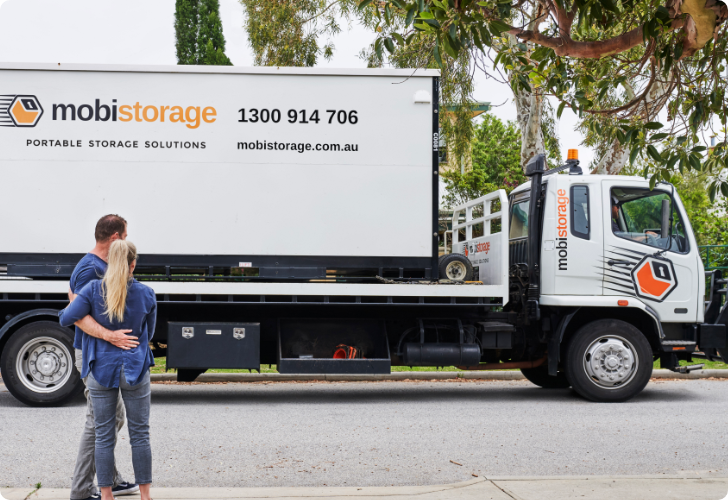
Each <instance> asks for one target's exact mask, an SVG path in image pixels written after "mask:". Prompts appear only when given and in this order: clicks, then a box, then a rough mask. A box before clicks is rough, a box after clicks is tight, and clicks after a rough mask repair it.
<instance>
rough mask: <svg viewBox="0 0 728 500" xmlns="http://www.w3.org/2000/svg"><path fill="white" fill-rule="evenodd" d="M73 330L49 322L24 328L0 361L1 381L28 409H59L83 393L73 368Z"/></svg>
mask: <svg viewBox="0 0 728 500" xmlns="http://www.w3.org/2000/svg"><path fill="white" fill-rule="evenodd" d="M74 361H75V353H74V349H73V331H71V330H69V329H68V328H63V327H62V326H60V325H59V324H58V323H54V322H52V321H38V322H36V323H31V324H28V325H25V326H23V327H22V328H20V329H19V330H18V331H17V332H15V333H14V334H13V336H12V337H10V339H9V340H8V343H7V344H5V348H4V349H3V354H2V357H1V358H0V370H1V371H2V377H3V382H4V383H5V385H6V387H7V388H8V390H9V391H10V393H11V394H12V395H13V396H15V397H16V398H17V399H18V400H19V401H21V402H22V403H25V404H26V405H28V406H58V405H60V404H62V403H64V402H66V401H68V400H69V399H71V398H73V397H74V396H76V395H77V394H78V393H79V392H81V391H82V390H83V381H82V380H81V376H80V374H79V373H78V370H76V368H75V366H74V365H75V363H74Z"/></svg>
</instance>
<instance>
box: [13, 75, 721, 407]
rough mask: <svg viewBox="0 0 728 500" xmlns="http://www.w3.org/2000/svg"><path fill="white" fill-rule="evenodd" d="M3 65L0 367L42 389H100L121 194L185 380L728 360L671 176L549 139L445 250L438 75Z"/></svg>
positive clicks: (560, 374) (601, 382) (33, 400)
mask: <svg viewBox="0 0 728 500" xmlns="http://www.w3.org/2000/svg"><path fill="white" fill-rule="evenodd" d="M0 76H2V78H1V79H0V81H2V82H3V83H2V85H3V88H2V89H1V91H2V94H3V95H1V96H0V173H1V174H2V179H3V186H4V189H3V196H2V197H0V227H2V228H3V231H2V232H3V237H2V239H1V240H0V271H1V272H2V275H0V351H1V352H0V370H1V373H2V378H3V383H5V384H6V386H7V387H8V389H9V390H10V392H11V393H12V394H13V395H14V396H15V397H16V398H18V399H19V400H20V401H22V402H24V403H26V404H28V405H35V406H52V405H59V404H63V403H64V402H66V401H68V400H69V399H71V398H72V397H74V395H76V394H77V393H78V392H79V391H80V390H81V389H82V387H83V384H82V382H81V380H80V379H79V374H78V372H77V371H76V370H75V369H74V367H73V363H72V359H73V347H72V340H73V331H72V330H70V329H67V328H63V327H61V326H59V324H58V311H59V310H60V309H62V308H63V307H65V306H66V304H67V302H68V298H67V291H68V280H69V277H70V275H71V273H72V271H73V268H74V266H75V264H76V263H77V262H78V260H79V259H80V258H81V257H82V255H83V253H84V252H85V251H87V250H88V249H89V248H91V247H92V246H93V240H92V239H91V238H90V236H91V233H92V228H93V225H94V224H95V221H96V220H97V219H98V218H99V217H100V216H102V215H105V214H107V213H118V214H120V215H122V216H123V217H124V218H126V219H127V221H128V222H129V226H128V233H129V239H130V240H131V241H134V243H136V245H137V247H138V248H139V251H140V257H139V261H138V265H137V271H136V277H137V279H139V280H141V281H143V282H144V283H146V284H147V285H149V286H150V287H152V288H153V290H154V291H155V293H156V295H157V300H158V322H157V331H156V332H155V335H154V339H153V342H152V345H151V347H152V352H153V353H154V355H155V356H156V357H160V356H166V358H167V360H166V362H167V366H168V367H170V368H175V369H176V370H177V378H178V380H180V381H191V380H194V379H195V378H196V377H197V376H198V375H199V374H201V373H204V372H205V371H206V370H208V369H211V368H230V369H259V368H260V365H261V364H275V365H276V366H277V369H278V371H279V372H281V373H307V374H310V373H314V374H327V373H389V371H390V370H391V366H450V365H456V366H459V367H462V368H463V369H468V370H483V369H502V368H518V369H521V371H522V372H523V373H524V375H525V376H526V377H527V378H528V379H529V380H530V381H532V382H533V383H535V384H537V385H539V386H541V387H545V388H556V387H573V388H574V390H576V391H577V392H578V393H579V394H580V395H582V396H583V397H585V398H587V399H589V400H593V401H624V400H627V399H629V398H631V397H633V396H634V395H636V394H638V393H639V392H640V391H641V390H642V389H643V388H644V387H645V385H646V384H647V382H648V380H649V376H650V374H651V371H652V365H653V361H654V360H656V359H659V360H660V362H661V364H662V366H663V367H665V368H669V369H671V370H676V371H679V370H683V371H685V370H690V369H696V368H697V367H698V365H695V366H691V367H682V366H680V365H679V361H680V360H691V359H693V358H706V359H722V360H724V361H725V360H726V355H727V350H726V323H727V322H728V317H727V316H728V312H727V311H726V305H725V289H726V286H725V285H726V280H725V279H724V278H723V277H722V276H721V274H720V272H718V271H714V272H712V273H707V277H708V281H707V282H706V273H705V272H704V269H703V264H702V262H701V260H700V256H699V253H698V247H697V243H696V240H695V237H694V235H693V232H692V229H691V227H690V222H689V220H688V219H687V217H686V214H685V210H684V207H683V206H682V203H681V202H680V197H679V195H678V193H677V192H676V191H675V189H674V187H673V186H671V185H669V184H664V183H663V184H658V185H657V186H655V188H654V189H652V190H651V189H650V188H649V185H648V183H647V181H645V180H644V179H641V178H633V177H623V176H596V175H584V174H582V173H581V169H580V168H579V166H578V161H576V160H570V161H568V162H567V164H566V165H564V166H563V167H561V168H558V169H552V170H547V168H546V161H545V158H544V157H543V156H537V157H535V158H533V159H532V161H531V162H530V163H529V164H528V165H527V167H526V174H527V175H528V177H529V179H530V181H529V182H528V183H526V184H524V185H523V186H520V187H518V188H516V189H515V190H514V191H513V192H512V193H510V195H507V194H506V192H505V191H504V190H499V191H496V192H494V193H489V194H487V195H485V196H483V197H481V198H479V199H477V200H473V201H470V202H468V203H466V204H464V205H462V206H459V207H455V210H454V214H453V220H452V230H453V243H452V250H453V251H452V252H451V253H449V254H446V255H442V256H440V255H439V238H440V237H439V234H438V215H439V193H438V184H439V152H438V149H439V144H440V136H439V126H438V123H439V119H440V117H439V111H440V108H439V99H438V90H439V82H438V76H439V75H438V72H437V71H434V70H370V69H366V70H365V69H361V70H322V69H310V68H235V67H219V68H218V67H191V66H172V67H166V66H88V65H60V64H59V65H44V64H2V65H0ZM554 174H561V175H554ZM706 291H707V293H708V295H707V296H706ZM339 346H349V347H353V348H355V352H357V353H358V355H357V356H353V357H351V358H347V357H344V358H343V359H341V358H340V357H335V353H336V352H337V350H338V349H339Z"/></svg>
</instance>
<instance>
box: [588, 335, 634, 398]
mask: <svg viewBox="0 0 728 500" xmlns="http://www.w3.org/2000/svg"><path fill="white" fill-rule="evenodd" d="M638 367H639V357H638V356H637V352H636V350H635V348H634V346H633V345H632V343H631V342H629V341H628V340H627V339H625V338H623V337H619V336H617V335H605V336H603V337H599V338H598V339H596V340H595V341H594V342H592V343H591V344H590V345H589V347H588V348H587V350H586V353H585V354H584V371H586V374H587V375H588V376H589V380H591V381H592V383H594V384H595V385H597V386H599V387H601V388H604V389H619V388H620V387H624V386H625V385H627V384H629V383H630V382H631V381H632V379H634V376H635V374H636V373H637V368H638Z"/></svg>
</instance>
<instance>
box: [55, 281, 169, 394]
mask: <svg viewBox="0 0 728 500" xmlns="http://www.w3.org/2000/svg"><path fill="white" fill-rule="evenodd" d="M105 310H106V304H105V303H104V298H103V296H102V295H101V281H100V280H94V281H92V282H90V283H89V284H88V285H86V286H85V287H83V289H82V290H81V291H80V292H79V294H78V296H77V297H76V299H75V300H74V301H73V302H71V304H69V306H68V307H66V308H65V309H63V310H62V311H60V312H59V313H58V316H59V317H60V323H61V325H62V326H71V325H72V324H74V323H75V322H76V321H78V320H80V319H82V318H85V317H86V316H87V315H88V314H90V315H91V316H92V317H93V318H94V319H95V320H96V322H97V323H98V324H100V325H101V326H103V327H105V328H108V329H109V330H132V333H131V334H130V335H132V336H134V337H138V340H139V345H138V346H136V347H135V348H133V349H129V350H123V349H121V348H119V347H116V346H115V345H113V344H111V343H109V342H106V341H105V340H101V339H97V338H96V337H92V336H90V335H88V334H87V333H85V332H83V337H82V350H83V369H82V370H81V377H87V376H88V374H89V371H90V372H91V373H93V375H94V379H96V381H97V382H98V383H99V384H101V385H103V386H104V387H119V374H120V372H121V367H122V366H123V367H124V376H125V378H126V382H127V383H128V384H129V385H137V384H139V383H140V382H141V380H142V378H143V377H144V375H146V373H147V371H148V370H149V367H150V366H154V356H153V355H152V350H151V349H150V347H149V341H150V340H152V336H154V328H155V327H156V324H157V297H156V296H155V295H154V291H153V290H152V289H151V288H149V287H148V286H146V285H142V284H141V283H139V282H138V281H137V280H133V281H132V282H131V283H130V284H129V290H128V292H127V296H126V311H125V312H124V321H113V322H112V321H109V317H108V316H107V315H106V314H105V313H104V312H105Z"/></svg>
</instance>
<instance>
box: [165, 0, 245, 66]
mask: <svg viewBox="0 0 728 500" xmlns="http://www.w3.org/2000/svg"><path fill="white" fill-rule="evenodd" d="M174 28H175V34H176V44H175V46H176V48H177V64H195V65H216V66H232V64H233V63H232V62H230V59H228V57H227V56H226V55H225V37H224V36H223V32H222V22H221V21H220V3H219V1H218V0H177V4H176V7H175V16H174Z"/></svg>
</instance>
